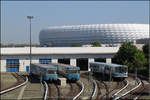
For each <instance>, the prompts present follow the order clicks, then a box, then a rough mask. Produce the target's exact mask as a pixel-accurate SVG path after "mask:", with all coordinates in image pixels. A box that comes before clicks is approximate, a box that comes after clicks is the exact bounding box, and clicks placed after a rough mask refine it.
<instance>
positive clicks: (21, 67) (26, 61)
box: [19, 59, 30, 72]
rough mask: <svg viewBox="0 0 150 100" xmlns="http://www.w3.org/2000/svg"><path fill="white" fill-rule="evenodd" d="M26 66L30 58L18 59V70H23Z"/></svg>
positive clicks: (28, 64)
mask: <svg viewBox="0 0 150 100" xmlns="http://www.w3.org/2000/svg"><path fill="white" fill-rule="evenodd" d="M27 66H30V60H26V59H24V60H20V67H19V71H21V72H25V71H26V67H27Z"/></svg>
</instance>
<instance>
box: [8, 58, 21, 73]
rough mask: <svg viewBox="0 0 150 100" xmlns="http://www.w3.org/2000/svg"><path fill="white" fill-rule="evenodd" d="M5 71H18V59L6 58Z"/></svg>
mask: <svg viewBox="0 0 150 100" xmlns="http://www.w3.org/2000/svg"><path fill="white" fill-rule="evenodd" d="M6 66H7V72H19V59H7V60H6Z"/></svg>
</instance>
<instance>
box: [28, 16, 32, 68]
mask: <svg viewBox="0 0 150 100" xmlns="http://www.w3.org/2000/svg"><path fill="white" fill-rule="evenodd" d="M27 18H28V19H29V22H30V67H31V19H33V16H27Z"/></svg>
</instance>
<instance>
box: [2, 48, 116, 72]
mask: <svg viewBox="0 0 150 100" xmlns="http://www.w3.org/2000/svg"><path fill="white" fill-rule="evenodd" d="M118 50H119V47H32V52H31V53H32V60H31V62H32V63H42V64H48V63H50V62H53V63H64V64H70V65H73V66H79V67H80V69H81V70H87V69H88V64H89V62H93V61H102V62H107V63H111V59H112V58H113V57H114V55H115V54H116V52H117V51H118ZM29 65H30V48H29V47H11V48H9V47H7V48H1V64H0V71H1V72H29V71H30V66H29Z"/></svg>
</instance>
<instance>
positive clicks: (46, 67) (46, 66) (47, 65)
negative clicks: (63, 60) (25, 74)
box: [33, 63, 57, 70]
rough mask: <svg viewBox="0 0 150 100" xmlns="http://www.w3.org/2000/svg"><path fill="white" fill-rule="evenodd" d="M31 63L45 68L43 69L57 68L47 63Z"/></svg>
mask: <svg viewBox="0 0 150 100" xmlns="http://www.w3.org/2000/svg"><path fill="white" fill-rule="evenodd" d="M33 65H36V66H38V67H41V68H45V69H53V70H57V67H55V66H53V65H49V64H39V63H34V64H33Z"/></svg>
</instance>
